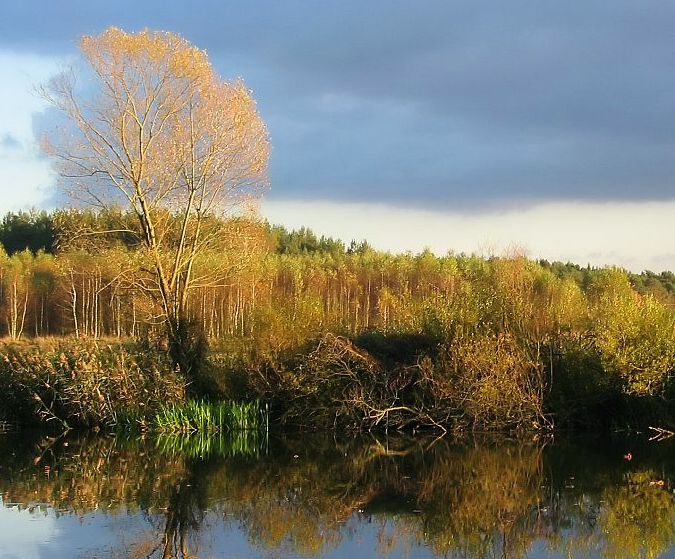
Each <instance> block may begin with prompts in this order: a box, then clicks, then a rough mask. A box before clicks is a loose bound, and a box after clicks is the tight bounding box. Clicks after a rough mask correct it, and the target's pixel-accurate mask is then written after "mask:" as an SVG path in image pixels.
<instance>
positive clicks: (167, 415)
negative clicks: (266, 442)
mask: <svg viewBox="0 0 675 559" xmlns="http://www.w3.org/2000/svg"><path fill="white" fill-rule="evenodd" d="M268 425H269V418H268V411H267V409H266V408H263V407H262V406H261V404H260V402H257V401H256V402H249V403H238V402H208V401H205V400H189V401H188V402H186V403H181V404H168V405H164V406H161V407H160V408H159V409H158V410H157V412H156V414H155V416H154V417H153V418H152V420H151V429H153V430H157V431H160V432H165V433H194V432H200V433H221V432H235V431H247V430H252V431H262V430H264V429H267V427H268Z"/></svg>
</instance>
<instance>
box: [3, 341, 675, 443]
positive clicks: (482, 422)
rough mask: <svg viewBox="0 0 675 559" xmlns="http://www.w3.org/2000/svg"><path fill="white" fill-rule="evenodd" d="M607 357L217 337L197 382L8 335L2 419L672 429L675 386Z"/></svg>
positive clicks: (92, 347) (575, 350)
mask: <svg viewBox="0 0 675 559" xmlns="http://www.w3.org/2000/svg"><path fill="white" fill-rule="evenodd" d="M607 362H608V360H607V359H606V357H605V356H603V354H602V353H601V352H600V351H599V349H598V347H597V345H595V344H594V343H593V339H592V338H590V337H589V338H587V339H576V338H570V337H568V338H564V337H562V336H561V337H559V338H558V339H557V340H556V343H555V344H554V343H551V344H548V345H540V346H539V347H533V346H530V345H527V344H524V343H523V342H522V341H521V340H518V339H517V338H516V337H515V336H513V335H510V334H508V333H499V334H494V333H489V334H478V333H473V334H470V335H464V336H461V337H459V336H458V337H456V338H454V339H452V340H448V339H445V340H443V339H439V338H438V337H434V336H433V335H431V333H429V332H427V333H422V334H409V335H404V334H395V335H392V334H389V335H388V334H385V333H382V332H367V333H363V334H361V335H359V336H356V337H353V338H348V337H346V336H339V335H336V334H332V333H327V334H324V335H323V336H321V337H318V338H316V339H313V340H310V341H307V342H306V343H304V344H303V345H302V346H301V347H298V348H292V349H285V350H284V351H279V352H275V353H271V352H261V351H254V350H252V349H251V346H250V345H246V344H244V343H242V341H241V340H238V343H234V341H233V342H232V343H231V344H230V345H229V347H227V348H225V346H221V347H220V348H218V347H213V348H212V350H211V352H210V353H209V356H208V358H207V359H206V362H205V363H204V364H203V366H202V367H200V377H199V378H193V379H186V378H185V377H183V376H181V375H179V374H177V373H176V372H174V371H173V369H172V366H171V363H170V361H169V358H168V357H167V355H166V353H165V352H163V351H162V350H161V349H160V348H159V346H156V345H153V344H150V343H144V342H138V341H133V340H126V341H120V340H113V339H108V340H97V341H94V340H88V341H85V340H76V339H72V338H49V339H36V340H32V341H25V342H10V341H4V342H0V394H2V402H1V404H2V405H0V421H2V422H7V423H12V424H19V425H50V426H52V427H56V428H58V429H70V428H84V429H94V430H105V431H115V430H117V431H119V430H132V431H146V430H153V429H154V430H158V431H167V432H171V431H173V432H181V431H205V432H208V431H217V430H238V429H254V430H255V429H269V426H270V424H271V425H272V428H276V427H278V426H283V427H291V428H308V429H324V430H325V429H341V430H355V431H358V430H382V431H385V430H402V431H408V432H416V431H421V430H434V431H439V432H442V431H454V432H461V431H491V430H492V431H511V432H513V431H521V432H529V431H550V430H554V429H581V430H584V429H592V430H596V431H609V430H614V429H618V428H626V427H633V428H637V427H642V428H646V427H647V426H648V425H660V426H663V427H668V428H670V427H672V426H673V418H674V417H675V414H674V411H675V409H674V406H673V399H672V397H671V394H672V391H673V387H672V386H670V385H669V384H668V385H666V386H665V388H664V389H663V390H662V391H660V392H659V393H657V394H649V393H646V394H645V393H638V392H636V391H634V390H631V389H630V385H629V384H627V383H626V382H624V381H622V377H621V376H619V375H617V374H616V373H615V372H614V371H613V370H611V369H610V368H609V367H608V366H607V364H606V363H607ZM664 366H668V364H667V363H666V364H665V365H664ZM233 402H235V403H233Z"/></svg>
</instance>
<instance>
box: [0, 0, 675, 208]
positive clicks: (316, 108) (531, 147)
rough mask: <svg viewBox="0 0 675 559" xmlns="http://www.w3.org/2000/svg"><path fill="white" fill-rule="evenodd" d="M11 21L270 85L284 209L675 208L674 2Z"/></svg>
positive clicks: (9, 22)
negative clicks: (137, 44)
mask: <svg viewBox="0 0 675 559" xmlns="http://www.w3.org/2000/svg"><path fill="white" fill-rule="evenodd" d="M3 11H4V12H5V15H6V16H7V17H3V18H2V19H0V48H2V47H5V48H11V49H14V50H19V49H23V50H30V51H33V52H38V53H50V54H54V53H71V52H73V50H74V43H75V40H76V37H77V36H78V35H81V34H84V33H92V32H98V31H100V30H102V29H104V28H105V27H107V26H108V25H113V24H114V25H118V26H121V27H124V28H127V29H130V30H133V29H139V28H142V27H145V26H148V27H151V28H160V29H170V30H173V31H177V32H179V33H181V34H183V35H184V36H185V37H187V38H188V39H190V40H192V41H193V42H194V43H195V44H197V45H199V46H200V47H202V48H206V49H207V50H208V51H209V53H210V55H211V57H212V60H213V61H214V63H215V65H216V67H217V68H218V70H219V71H220V72H221V73H222V74H224V75H232V76H234V75H242V76H244V77H245V79H246V81H247V83H248V84H249V86H251V87H252V88H253V89H254V91H255V94H256V97H257V99H258V101H259V107H260V110H261V112H262V113H263V116H264V117H265V119H266V120H267V122H268V124H269V129H270V133H271V137H272V142H273V155H272V182H273V191H272V195H271V196H272V197H273V198H284V197H296V198H317V197H320V198H330V199H346V200H378V201H388V202H396V203H399V204H402V205H405V204H414V205H418V206H438V205H442V206H457V205H464V206H485V205H489V204H502V205H503V204H505V203H519V202H521V201H530V200H533V201H534V200H548V199H593V200H608V199H671V198H674V197H675V188H674V186H673V178H674V177H675V157H673V154H674V153H675V151H674V148H675V127H674V126H673V123H675V97H674V96H673V95H672V92H673V91H674V90H675V71H674V70H675V57H673V56H672V53H673V52H674V51H675V35H673V33H672V25H673V22H675V4H670V3H663V2H660V3H635V2H632V1H631V2H629V1H628V0H616V1H615V2H611V3H607V2H605V1H604V0H603V1H601V0H589V1H586V2H578V3H571V2H564V1H558V2H547V3H542V2H540V1H536V0H530V1H526V0H514V1H512V2H500V1H497V0H494V1H492V2H487V1H484V0H473V1H468V0H465V1H460V2H447V1H445V0H433V1H427V2H414V1H412V0H409V1H403V0H371V1H369V2H367V3H366V2H359V1H357V0H351V1H346V0H343V1H339V2H338V1H337V0H331V1H327V2H321V3H316V2H300V1H299V0H285V1H284V2H278V1H272V0H269V1H257V2H246V3H244V2H241V3H224V2H219V1H218V2H217V1H213V2H196V3H191V4H190V7H189V9H188V8H186V7H185V5H184V4H181V3H166V2H159V1H158V0H157V1H147V2H142V3H138V4H135V3H134V4H133V7H132V3H131V2H130V0H122V1H118V2H116V3H105V4H100V3H95V2H85V1H83V0H77V1H70V2H58V3H57V2H49V3H43V2H37V1H36V0H24V1H22V2H12V3H9V4H7V5H5V6H3ZM55 22H58V23H55Z"/></svg>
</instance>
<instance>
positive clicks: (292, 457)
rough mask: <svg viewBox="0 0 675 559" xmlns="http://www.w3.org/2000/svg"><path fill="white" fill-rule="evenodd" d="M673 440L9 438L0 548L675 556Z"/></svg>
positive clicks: (1, 489) (4, 551) (35, 553)
mask: <svg viewBox="0 0 675 559" xmlns="http://www.w3.org/2000/svg"><path fill="white" fill-rule="evenodd" d="M674 490H675V446H673V442H671V441H663V442H658V443H657V442H648V441H647V438H646V436H645V437H637V438H632V439H627V438H626V439H623V438H622V439H611V440H610V439H589V440H579V439H574V440H571V439H566V440H555V441H554V440H539V441H523V440H505V439H503V438H501V439H498V438H489V437H485V438H475V437H474V438H471V439H463V440H454V439H452V438H450V437H443V438H438V439H434V438H406V437H396V438H392V437H389V438H386V437H379V436H377V437H376V436H360V437H358V438H344V439H342V438H341V439H335V438H333V436H332V435H326V434H322V435H320V434H312V435H307V434H299V435H291V436H286V437H272V438H270V439H266V438H265V437H264V436H261V435H259V434H256V433H238V434H236V435H234V436H232V437H225V436H220V437H218V436H217V437H182V438H181V437H159V438H157V437H145V438H136V439H124V438H120V437H107V436H89V437H79V438H78V437H67V438H66V437H62V438H49V437H30V436H29V435H28V434H26V433H19V434H13V435H7V434H5V435H1V436H0V557H1V558H3V559H7V558H21V559H30V558H42V557H45V558H47V557H48V558H50V559H60V558H68V559H71V558H77V557H82V558H85V557H86V558H92V557H95V558H123V557H124V558H129V557H131V558H139V559H140V558H146V557H147V558H169V557H182V558H188V557H189V558H197V557H199V558H212V557H227V558H250V557H279V558H287V557H288V558H290V557H349V558H350V559H358V558H361V557H363V558H366V557H368V558H370V557H383V558H384V557H387V558H391V559H393V558H403V557H406V558H416V557H462V558H474V557H476V558H483V557H495V558H496V557H503V558H516V557H530V558H548V557H602V558H623V557H625V558H634V557H675V494H674Z"/></svg>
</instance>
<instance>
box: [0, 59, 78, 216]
mask: <svg viewBox="0 0 675 559" xmlns="http://www.w3.org/2000/svg"><path fill="white" fill-rule="evenodd" d="M64 64H65V60H63V59H57V58H50V57H42V56H33V55H25V54H17V53H13V52H8V51H1V50H0V81H1V82H2V83H3V86H2V88H0V137H2V138H11V139H12V140H13V141H12V145H11V146H9V145H0V213H4V212H7V211H13V210H18V209H21V208H28V207H32V206H39V205H40V204H41V203H42V201H43V200H44V199H45V198H46V197H47V196H48V195H49V191H50V189H51V188H52V184H53V180H52V177H51V174H50V170H49V162H48V161H46V160H45V159H41V158H40V156H39V155H40V154H39V149H38V146H37V143H36V141H35V138H34V135H33V115H34V114H35V113H37V112H39V111H42V110H44V108H45V107H46V103H45V101H44V100H43V99H41V98H40V97H39V96H38V95H37V94H36V93H35V86H36V85H39V84H40V83H42V82H44V81H46V80H47V79H49V77H50V76H52V75H53V74H55V73H56V72H58V71H59V70H60V69H61V68H62V67H63V65H64ZM4 144H6V142H5V143H4Z"/></svg>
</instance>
